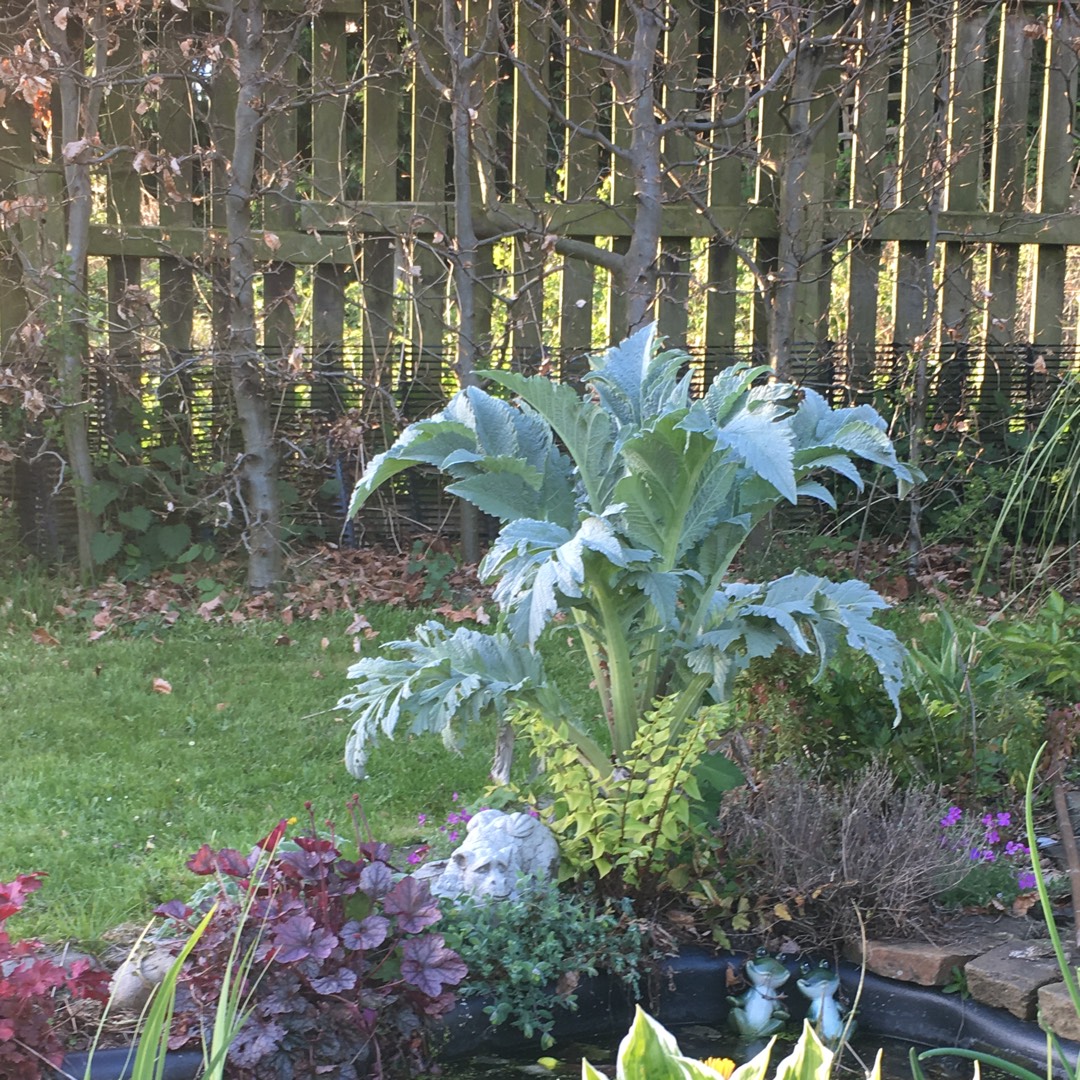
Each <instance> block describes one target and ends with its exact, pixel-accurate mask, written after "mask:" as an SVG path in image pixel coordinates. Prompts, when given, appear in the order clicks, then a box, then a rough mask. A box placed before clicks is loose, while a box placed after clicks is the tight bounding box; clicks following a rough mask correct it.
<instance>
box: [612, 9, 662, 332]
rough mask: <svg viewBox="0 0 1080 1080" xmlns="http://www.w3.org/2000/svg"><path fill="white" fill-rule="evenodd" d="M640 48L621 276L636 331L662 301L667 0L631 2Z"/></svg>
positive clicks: (634, 70) (635, 62)
mask: <svg viewBox="0 0 1080 1080" xmlns="http://www.w3.org/2000/svg"><path fill="white" fill-rule="evenodd" d="M631 7H632V10H633V12H634V21H635V26H634V47H633V50H632V52H631V54H630V63H629V65H628V67H627V73H628V76H629V78H628V82H629V95H628V96H629V101H628V102H626V106H625V107H627V108H628V110H629V113H630V130H631V141H630V169H631V175H632V176H633V179H634V193H635V196H636V202H637V205H636V207H635V212H634V228H633V232H632V233H631V235H630V246H629V248H627V250H626V254H625V256H624V257H623V267H622V270H621V271H620V273H619V274H618V275H617V279H618V281H619V283H620V284H621V285H622V287H623V288H624V289H625V291H626V322H627V326H626V331H627V333H631V334H632V333H633V332H634V331H635V330H639V329H641V327H642V326H644V325H645V324H646V323H648V322H651V321H652V318H653V305H654V303H655V300H656V257H657V254H658V252H659V250H660V232H661V228H662V224H663V222H662V217H661V215H662V213H663V205H664V189H663V177H664V168H663V159H662V158H661V143H660V125H659V123H658V121H657V117H656V92H655V90H654V85H655V83H656V78H655V74H654V68H655V65H656V57H657V55H658V53H659V49H660V35H661V33H662V32H663V29H664V22H665V20H664V11H663V8H664V7H665V4H664V2H663V0H645V2H644V3H640V4H633V5H631Z"/></svg>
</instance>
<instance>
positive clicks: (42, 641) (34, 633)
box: [30, 626, 60, 645]
mask: <svg viewBox="0 0 1080 1080" xmlns="http://www.w3.org/2000/svg"><path fill="white" fill-rule="evenodd" d="M30 637H31V638H32V639H33V640H34V641H36V642H37V643H38V644H39V645H59V644H60V642H59V641H57V640H56V638H54V637H53V636H52V634H50V633H49V631H48V630H46V629H45V627H44V626H35V627H34V629H33V630H31V631H30Z"/></svg>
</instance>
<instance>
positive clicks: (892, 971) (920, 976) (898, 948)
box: [847, 931, 1011, 986]
mask: <svg viewBox="0 0 1080 1080" xmlns="http://www.w3.org/2000/svg"><path fill="white" fill-rule="evenodd" d="M1009 940H1011V939H1010V937H1009V935H1008V934H1007V933H1005V932H993V931H986V932H982V933H978V934H969V935H967V936H965V937H964V938H963V939H962V940H959V941H953V942H949V943H948V944H947V945H935V944H933V943H932V942H928V941H873V940H871V941H867V943H866V949H865V951H864V950H863V949H862V947H861V945H860V944H858V943H854V944H852V946H851V947H850V948H849V949H848V950H847V959H849V960H851V962H852V963H855V964H861V963H865V964H866V968H867V970H868V971H872V972H873V973H874V974H875V975H884V976H885V978H887V979H899V980H900V981H901V982H910V983H917V984H918V985H919V986H945V985H946V984H947V983H949V982H951V981H952V979H953V969H954V968H961V969H963V967H964V965H965V964H967V963H968V961H970V960H974V959H975V957H977V956H981V955H982V954H983V953H985V952H988V951H989V950H991V949H993V948H994V947H995V946H998V945H1002V944H1004V943H1005V942H1007V941H1009Z"/></svg>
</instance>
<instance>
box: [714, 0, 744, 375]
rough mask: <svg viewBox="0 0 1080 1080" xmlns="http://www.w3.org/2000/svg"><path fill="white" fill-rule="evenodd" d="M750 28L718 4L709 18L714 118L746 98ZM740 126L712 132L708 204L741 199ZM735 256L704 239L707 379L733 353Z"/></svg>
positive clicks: (721, 242)
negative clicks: (705, 250) (711, 22)
mask: <svg viewBox="0 0 1080 1080" xmlns="http://www.w3.org/2000/svg"><path fill="white" fill-rule="evenodd" d="M749 38H750V27H749V25H748V23H747V19H746V16H745V15H744V13H743V12H741V11H736V10H733V9H731V8H728V7H727V6H726V5H723V4H718V5H716V9H715V13H714V17H713V55H712V89H713V101H712V119H713V120H714V121H719V120H723V119H726V118H733V117H735V116H738V114H739V112H740V111H741V110H742V108H743V107H744V105H745V103H746V89H745V86H744V83H743V75H744V73H745V70H746V47H747V43H748V41H749ZM742 136H743V127H742V126H741V125H740V126H738V127H729V128H721V129H720V130H719V131H718V132H717V134H716V135H714V137H713V149H712V159H711V161H710V169H709V205H710V206H715V207H726V206H738V205H740V204H741V203H742V202H743V176H744V169H743V163H742V160H741V158H740V157H739V156H738V153H737V150H738V147H739V143H740V142H741V141H742ZM738 259H739V257H738V255H737V253H736V251H735V249H734V247H733V246H732V244H731V243H728V242H727V240H726V239H725V238H723V237H719V236H717V237H712V238H710V240H709V243H708V264H707V265H708V270H707V272H708V281H707V283H706V294H705V381H706V383H709V382H711V381H712V379H713V378H714V377H715V376H716V374H717V373H718V372H719V370H720V369H721V368H722V367H723V366H725V363H726V362H728V361H729V360H730V358H731V356H732V353H733V351H734V349H735V345H736V326H735V322H736V317H737V313H738V280H739V261H738Z"/></svg>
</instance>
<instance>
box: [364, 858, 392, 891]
mask: <svg viewBox="0 0 1080 1080" xmlns="http://www.w3.org/2000/svg"><path fill="white" fill-rule="evenodd" d="M393 884H394V875H393V873H392V872H391V870H390V867H389V866H387V865H386V863H384V862H373V863H368V865H367V866H365V867H364V869H363V870H361V871H360V888H361V889H362V890H363V891H364V892H366V893H367V894H368V896H370V897H371V898H372V899H373V900H377V899H378V898H379V897H380V896H385V895H386V894H387V893H388V892H389V891H390V889H391V888H392V887H393Z"/></svg>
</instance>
